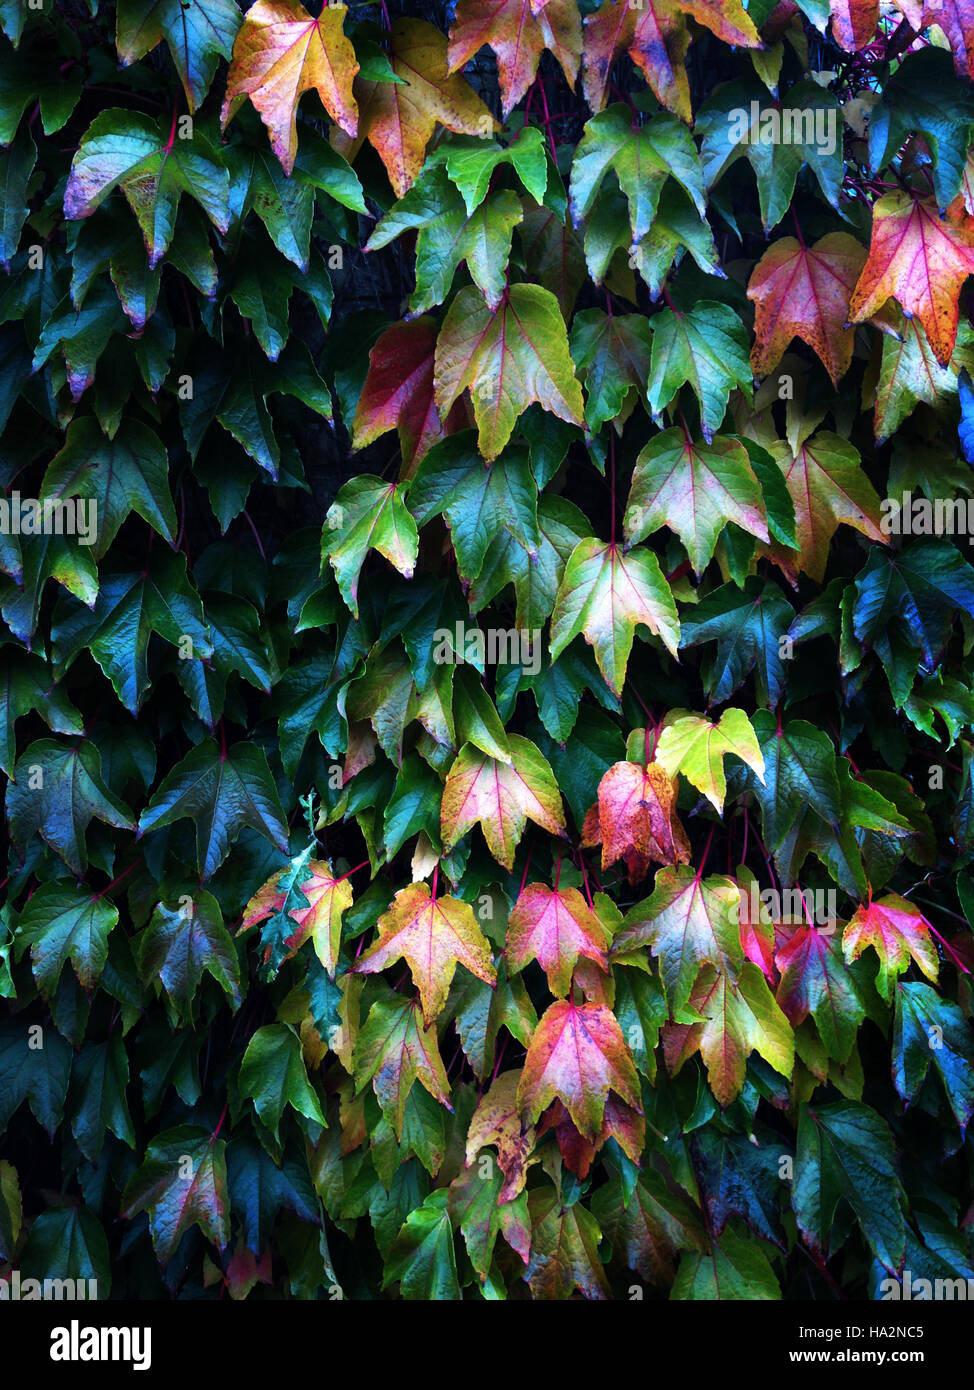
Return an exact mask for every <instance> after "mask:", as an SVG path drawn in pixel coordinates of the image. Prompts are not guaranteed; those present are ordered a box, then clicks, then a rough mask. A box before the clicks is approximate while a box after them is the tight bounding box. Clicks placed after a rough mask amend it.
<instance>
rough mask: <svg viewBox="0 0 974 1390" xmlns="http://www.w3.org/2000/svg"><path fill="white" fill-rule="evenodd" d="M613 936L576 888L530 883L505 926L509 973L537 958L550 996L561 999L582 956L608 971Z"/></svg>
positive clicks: (569, 985)
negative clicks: (607, 952) (553, 887)
mask: <svg viewBox="0 0 974 1390" xmlns="http://www.w3.org/2000/svg"><path fill="white" fill-rule="evenodd" d="M610 940H611V934H610V932H609V930H608V929H607V927H606V925H605V923H604V922H602V921H601V919H600V918H599V917H598V916H597V915H596V914H595V912H594V911H593V910H592V908H591V907H589V905H588V904H587V903H586V901H585V899H584V898H583V897H582V895H581V893H580V892H579V891H578V889H577V888H562V889H557V888H555V889H552V888H549V887H548V886H547V884H544V883H529V884H528V885H527V887H526V888H524V889H523V890H522V892H521V894H520V896H519V897H518V900H517V902H516V903H515V904H514V907H513V910H512V911H511V915H510V918H509V920H508V924H507V945H506V948H505V950H506V956H507V966H508V969H509V970H510V971H511V973H512V974H513V973H515V972H516V971H518V970H523V969H524V967H525V966H526V965H527V964H528V962H529V961H532V960H536V961H537V962H538V964H539V965H540V966H541V968H542V970H543V971H544V972H545V974H546V975H547V977H548V987H549V988H550V990H551V992H552V994H554V995H557V996H559V997H562V998H563V997H564V996H565V995H566V994H568V992H569V989H570V988H571V982H572V974H573V972H574V970H575V964H576V962H577V961H578V959H579V957H580V956H586V957H587V958H588V959H589V960H594V961H595V963H596V965H598V966H599V968H600V969H601V970H605V971H607V970H608V968H609V961H608V957H607V955H606V949H607V947H608V945H609V942H610Z"/></svg>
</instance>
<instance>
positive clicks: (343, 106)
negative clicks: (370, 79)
mask: <svg viewBox="0 0 974 1390" xmlns="http://www.w3.org/2000/svg"><path fill="white" fill-rule="evenodd" d="M346 13H347V10H346V7H345V6H344V5H326V6H325V7H324V9H323V10H322V12H321V14H320V15H319V16H318V17H317V19H315V18H313V17H312V16H311V15H310V14H309V13H308V11H307V10H306V9H305V8H304V6H303V5H301V4H299V3H298V0H257V3H256V4H255V5H251V7H250V9H249V10H248V11H247V14H246V16H245V17H244V21H243V25H242V26H241V29H240V32H239V33H238V34H237V38H236V42H235V43H234V45H233V58H232V61H231V63H230V71H229V72H228V73H227V90H226V96H225V97H224V101H223V109H222V111H221V113H220V122H221V124H222V126H223V128H224V129H226V127H227V125H228V124H229V122H230V121H232V120H233V117H234V116H235V114H236V112H237V111H238V109H239V108H240V105H241V103H242V102H243V100H244V98H245V97H249V98H250V100H251V101H252V102H253V104H254V106H255V107H256V108H257V110H258V111H259V112H260V117H261V120H262V121H263V122H264V125H265V126H266V127H267V133H268V135H269V137H270V142H271V149H272V150H273V151H274V153H275V154H276V155H277V158H278V159H279V160H280V163H281V167H282V168H283V170H284V172H285V173H286V174H290V173H291V171H292V169H293V168H294V159H295V156H296V154H297V151H298V129H297V109H298V103H299V102H300V100H301V97H302V96H303V95H304V93H305V92H307V91H309V90H311V89H314V91H316V92H317V93H318V96H319V97H320V98H321V103H322V105H323V106H324V108H325V110H326V111H327V112H328V114H329V116H331V118H332V120H333V121H335V122H336V123H337V124H338V125H339V126H340V127H341V129H342V130H344V131H345V132H346V134H348V135H351V136H354V135H355V133H356V131H357V129H358V108H357V106H356V102H355V97H354V96H353V95H352V79H353V78H354V76H355V74H356V73H357V72H358V70H359V65H358V62H357V61H356V58H355V50H354V48H353V47H352V45H351V42H350V40H349V39H347V38H346V36H345V32H344V29H343V27H342V26H343V24H344V20H345V15H346Z"/></svg>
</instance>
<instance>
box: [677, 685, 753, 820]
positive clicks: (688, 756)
mask: <svg viewBox="0 0 974 1390" xmlns="http://www.w3.org/2000/svg"><path fill="white" fill-rule="evenodd" d="M728 753H731V754H733V755H734V756H735V757H737V758H740V759H741V760H742V761H743V762H745V763H747V765H748V767H750V768H752V769H753V771H754V773H755V775H756V776H757V777H763V776H764V758H763V756H762V754H761V749H760V748H759V747H758V741H757V738H756V736H755V733H754V729H753V728H752V726H751V722H750V720H749V719H748V717H747V715H746V714H745V713H744V711H743V710H740V709H726V710H724V712H723V714H722V715H721V716H720V721H719V723H717V724H712V723H711V722H710V720H709V719H706V718H704V716H703V715H699V714H690V713H688V712H687V711H686V710H670V712H669V713H668V714H667V716H666V718H665V719H664V720H663V723H662V725H661V732H660V736H659V740H658V742H657V744H656V752H655V754H654V757H655V760H656V762H657V763H659V765H660V766H661V767H662V768H663V770H664V771H665V772H666V773H667V774H668V775H669V776H670V777H672V778H675V777H676V774H677V773H678V772H682V773H683V775H684V777H686V778H687V780H688V781H690V782H692V783H693V785H694V786H695V787H696V789H697V791H699V792H703V794H704V796H705V797H706V798H707V800H708V801H710V803H711V804H712V805H713V807H714V808H715V810H716V811H717V814H718V815H722V814H723V810H724V797H725V795H726V794H727V780H726V778H725V776H724V759H725V758H726V756H727V754H728Z"/></svg>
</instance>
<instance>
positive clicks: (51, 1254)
mask: <svg viewBox="0 0 974 1390" xmlns="http://www.w3.org/2000/svg"><path fill="white" fill-rule="evenodd" d="M19 1265H20V1270H21V1276H22V1278H25V1279H39V1280H41V1281H42V1283H45V1284H46V1282H47V1280H49V1279H50V1280H61V1281H63V1280H67V1279H72V1280H75V1281H79V1280H87V1281H88V1298H89V1300H90V1299H92V1298H94V1297H97V1298H98V1299H99V1300H105V1299H107V1298H108V1295H109V1293H110V1292H111V1287H112V1264H111V1259H110V1257H109V1251H108V1241H107V1239H106V1237H105V1231H104V1228H103V1227H102V1225H101V1222H100V1221H99V1220H98V1219H97V1217H96V1216H94V1214H93V1213H92V1212H91V1211H89V1210H88V1208H87V1207H85V1206H65V1207H51V1208H50V1209H49V1210H48V1211H42V1212H41V1213H40V1215H39V1216H37V1217H35V1219H34V1221H33V1223H32V1225H31V1228H30V1235H29V1236H28V1237H27V1240H26V1243H25V1244H24V1248H23V1250H22V1251H21V1254H20V1260H19ZM94 1284H97V1288H98V1292H97V1295H96V1294H95V1292H94V1288H93V1285H94ZM62 1287H63V1285H62ZM74 1287H75V1292H76V1296H77V1297H79V1298H83V1297H84V1292H83V1290H82V1291H81V1292H79V1291H78V1284H77V1282H76V1283H75V1286H74ZM52 1296H53V1297H57V1296H58V1295H57V1294H53V1295H52Z"/></svg>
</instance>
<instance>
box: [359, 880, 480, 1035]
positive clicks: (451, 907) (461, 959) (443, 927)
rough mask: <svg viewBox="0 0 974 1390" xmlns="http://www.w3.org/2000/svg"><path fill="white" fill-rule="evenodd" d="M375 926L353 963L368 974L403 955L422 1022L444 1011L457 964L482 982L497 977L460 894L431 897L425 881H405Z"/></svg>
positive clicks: (476, 927)
mask: <svg viewBox="0 0 974 1390" xmlns="http://www.w3.org/2000/svg"><path fill="white" fill-rule="evenodd" d="M378 927H379V939H378V941H376V942H375V943H374V944H373V945H372V946H370V947H369V949H368V950H367V951H366V952H365V954H364V955H362V956H360V957H359V959H358V960H357V961H356V962H355V964H354V966H353V967H352V968H353V970H356V971H359V972H360V973H363V974H367V975H371V974H374V973H375V972H376V971H378V970H385V969H386V968H387V966H389V965H392V964H394V963H395V962H396V961H397V960H402V959H405V961H406V963H407V964H408V966H409V969H410V973H411V975H412V979H413V983H414V984H415V986H416V988H417V989H418V990H419V997H420V1001H421V1003H422V1006H423V1020H424V1023H426V1024H429V1023H431V1022H432V1021H433V1020H434V1019H435V1018H436V1017H437V1016H438V1015H439V1014H441V1013H442V1012H443V1009H444V1007H445V1005H446V999H447V995H448V994H449V992H450V985H451V984H452V983H453V976H454V973H455V971H456V967H457V965H458V964H460V965H463V966H465V967H466V969H467V970H469V971H470V973H471V974H472V975H476V976H477V978H478V979H481V980H483V981H484V982H485V983H486V984H489V985H493V984H495V983H496V980H497V972H496V971H495V969H494V965H493V961H492V959H491V954H490V946H489V944H488V942H487V939H486V937H485V936H484V934H483V932H482V931H481V930H480V927H479V926H478V925H477V919H476V917H474V915H473V909H472V908H471V907H470V905H469V903H465V902H462V901H461V900H460V899H459V898H454V897H450V896H449V894H447V895H444V896H442V897H433V896H432V895H431V894H430V890H429V887H428V886H427V884H425V883H413V884H410V885H409V887H408V888H402V889H400V891H399V892H398V893H397V894H396V896H395V898H394V899H393V901H392V904H391V905H390V907H389V910H388V912H385V913H383V915H382V916H381V917H380V918H379V922H378Z"/></svg>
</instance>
